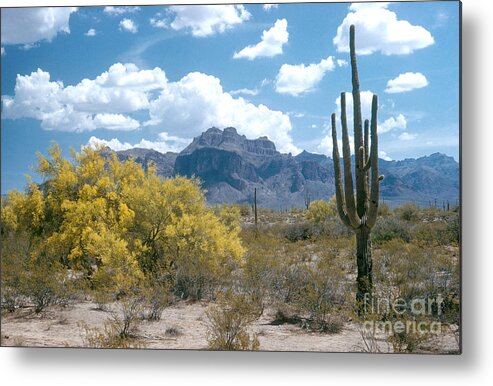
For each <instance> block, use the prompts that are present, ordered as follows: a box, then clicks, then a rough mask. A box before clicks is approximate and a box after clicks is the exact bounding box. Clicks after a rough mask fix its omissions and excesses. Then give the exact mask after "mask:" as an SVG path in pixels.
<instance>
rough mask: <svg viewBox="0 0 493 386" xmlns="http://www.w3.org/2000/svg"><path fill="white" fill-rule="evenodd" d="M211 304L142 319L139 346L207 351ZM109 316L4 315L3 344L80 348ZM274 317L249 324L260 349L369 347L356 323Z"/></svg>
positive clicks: (446, 339)
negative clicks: (317, 323) (325, 326)
mask: <svg viewBox="0 0 493 386" xmlns="http://www.w3.org/2000/svg"><path fill="white" fill-rule="evenodd" d="M210 306H211V304H210V303H187V302H179V303H177V304H175V305H173V306H170V307H168V308H167V309H166V310H165V311H164V312H163V314H162V318H161V320H160V321H153V322H149V321H141V322H140V323H139V326H138V330H137V332H136V335H137V337H138V342H139V344H140V345H142V346H143V347H145V348H148V349H198V350H204V349H207V317H206V315H205V312H206V310H207V309H208V308H209V307H210ZM110 316H111V313H110V312H109V311H101V310H98V309H97V308H96V306H95V305H94V303H91V302H81V303H77V304H74V305H71V306H69V307H65V308H59V307H56V308H55V307H52V308H50V309H48V310H47V311H44V312H43V313H41V314H34V313H33V312H32V310H31V309H29V308H26V309H20V310H17V311H16V312H14V313H3V314H2V319H1V325H0V326H1V345H2V346H30V347H33V346H36V347H82V346H84V339H83V337H84V336H85V329H84V327H83V325H86V326H87V327H89V328H99V329H102V328H103V326H104V323H105V321H106V320H107V319H108V318H109V317H110ZM273 319H274V317H273V310H267V311H266V312H265V313H264V315H263V316H262V317H261V318H260V319H259V320H257V321H256V322H255V323H254V324H253V325H252V327H251V332H255V333H257V334H258V338H259V341H260V350H262V351H325V352H360V351H365V350H364V344H363V340H362V337H361V333H360V330H359V328H358V325H357V324H356V323H354V322H350V321H349V322H346V323H345V325H344V326H343V328H342V330H341V331H340V332H339V333H335V334H322V333H316V332H309V331H307V330H305V329H302V328H301V327H299V326H296V325H289V324H284V325H272V324H270V323H271V321H272V320H273ZM170 330H174V331H178V334H170V333H169V331H170ZM166 331H168V333H167V332H166ZM380 338H382V337H380ZM377 344H378V345H379V347H380V350H381V351H382V352H390V351H391V348H390V347H389V346H388V345H387V343H386V342H385V341H384V339H379V340H378V341H377ZM457 350H458V344H457V340H456V338H455V337H454V334H453V333H452V332H451V331H450V330H449V329H447V328H444V333H443V334H441V335H440V336H439V338H436V339H434V341H432V342H431V345H430V349H429V351H428V352H434V353H453V352H456V351H457Z"/></svg>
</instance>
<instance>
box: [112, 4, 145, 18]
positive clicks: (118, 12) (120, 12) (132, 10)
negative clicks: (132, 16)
mask: <svg viewBox="0 0 493 386" xmlns="http://www.w3.org/2000/svg"><path fill="white" fill-rule="evenodd" d="M139 11H140V7H112V6H108V7H104V10H103V12H104V13H107V14H109V15H112V16H120V15H123V14H125V13H136V12H139Z"/></svg>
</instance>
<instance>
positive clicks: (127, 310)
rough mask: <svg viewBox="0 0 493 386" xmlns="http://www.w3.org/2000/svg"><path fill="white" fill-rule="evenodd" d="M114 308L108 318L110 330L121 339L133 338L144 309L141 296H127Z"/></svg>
mask: <svg viewBox="0 0 493 386" xmlns="http://www.w3.org/2000/svg"><path fill="white" fill-rule="evenodd" d="M116 307H117V309H116V311H114V312H113V313H112V315H111V317H110V321H111V325H112V326H113V327H112V328H113V329H114V331H115V332H116V333H117V334H118V335H119V336H120V338H122V339H125V338H132V337H134V336H135V332H136V331H137V327H138V324H139V322H140V320H141V316H142V312H143V311H144V307H145V304H144V299H143V296H138V295H136V296H127V297H125V298H124V299H122V300H119V301H118V302H117V305H116Z"/></svg>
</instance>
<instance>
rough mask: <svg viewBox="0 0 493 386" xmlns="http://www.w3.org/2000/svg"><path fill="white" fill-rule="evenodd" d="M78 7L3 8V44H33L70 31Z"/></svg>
mask: <svg viewBox="0 0 493 386" xmlns="http://www.w3.org/2000/svg"><path fill="white" fill-rule="evenodd" d="M76 11H77V8H74V7H56V8H51V7H43V8H2V17H1V21H2V23H1V24H2V28H1V31H2V33H1V35H2V44H27V45H32V44H33V43H36V42H39V41H45V40H46V41H48V42H50V41H51V40H52V39H53V38H54V37H55V36H56V35H57V34H59V33H70V27H69V19H70V15H71V14H72V13H73V12H76Z"/></svg>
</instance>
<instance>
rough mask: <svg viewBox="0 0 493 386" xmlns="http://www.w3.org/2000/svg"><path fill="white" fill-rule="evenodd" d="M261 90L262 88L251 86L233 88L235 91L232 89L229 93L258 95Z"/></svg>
mask: <svg viewBox="0 0 493 386" xmlns="http://www.w3.org/2000/svg"><path fill="white" fill-rule="evenodd" d="M259 92H260V90H259V89H258V88H254V89H250V88H240V89H238V90H233V91H230V92H229V93H230V94H231V95H241V94H243V95H250V96H256V95H258V93H259Z"/></svg>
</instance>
